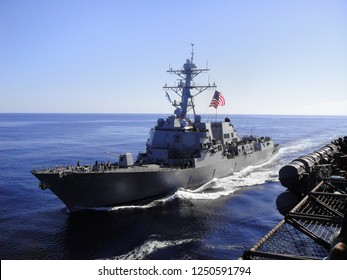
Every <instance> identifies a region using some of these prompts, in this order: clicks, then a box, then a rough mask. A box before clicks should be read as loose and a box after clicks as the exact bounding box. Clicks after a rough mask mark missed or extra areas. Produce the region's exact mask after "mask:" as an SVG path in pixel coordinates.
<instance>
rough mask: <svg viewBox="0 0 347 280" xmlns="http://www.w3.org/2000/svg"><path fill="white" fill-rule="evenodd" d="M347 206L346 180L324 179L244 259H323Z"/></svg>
mask: <svg viewBox="0 0 347 280" xmlns="http://www.w3.org/2000/svg"><path fill="white" fill-rule="evenodd" d="M346 209H347V179H346V178H343V177H336V176H332V177H331V178H329V179H326V180H323V181H321V182H320V183H319V184H318V185H317V186H316V187H315V188H314V189H313V190H312V191H311V192H310V193H309V194H308V195H306V196H305V197H304V198H303V200H301V201H300V202H299V203H298V204H297V205H296V206H295V207H294V208H293V209H292V210H291V211H290V212H289V213H288V214H287V215H286V216H285V218H284V219H283V220H282V221H281V222H280V223H279V224H277V225H276V226H275V227H274V228H273V229H272V230H271V231H270V232H269V233H267V234H266V235H265V236H264V237H263V238H261V239H260V240H259V241H258V242H257V243H256V244H255V245H254V246H253V247H252V248H251V249H249V250H246V251H245V252H244V253H243V255H242V257H241V259H245V260H271V259H276V260H288V259H294V260H295V259H296V260H300V259H316V260H318V259H324V258H326V257H328V255H329V251H330V248H331V244H332V242H333V241H334V234H335V233H336V232H339V230H341V224H342V220H343V218H344V215H345V212H346Z"/></svg>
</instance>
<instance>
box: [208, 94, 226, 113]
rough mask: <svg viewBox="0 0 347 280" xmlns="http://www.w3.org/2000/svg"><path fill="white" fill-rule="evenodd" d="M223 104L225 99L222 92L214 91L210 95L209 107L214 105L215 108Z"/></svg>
mask: <svg viewBox="0 0 347 280" xmlns="http://www.w3.org/2000/svg"><path fill="white" fill-rule="evenodd" d="M224 105H225V99H224V96H223V94H221V93H220V92H219V91H217V90H216V91H215V92H214V95H213V97H212V100H211V103H210V106H209V107H215V108H216V109H217V107H218V106H224Z"/></svg>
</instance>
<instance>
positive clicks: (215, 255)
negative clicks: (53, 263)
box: [0, 114, 347, 260]
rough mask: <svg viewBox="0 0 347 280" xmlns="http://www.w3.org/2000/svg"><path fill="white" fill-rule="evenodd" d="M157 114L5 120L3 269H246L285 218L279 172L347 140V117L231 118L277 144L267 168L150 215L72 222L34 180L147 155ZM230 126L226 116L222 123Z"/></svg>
mask: <svg viewBox="0 0 347 280" xmlns="http://www.w3.org/2000/svg"><path fill="white" fill-rule="evenodd" d="M159 117H165V116H163V115H159V114H157V115H155V114H145V115H143V114H141V115H140V114H0V162H1V172H0V258H1V259H68V260H69V259H82V260H86V259H136V260H140V259H152V260H154V259H198V260H205V259H208V260H209V259H211V260H216V259H217V260H219V259H237V258H238V257H240V256H241V255H242V253H243V251H244V250H246V249H249V248H251V247H252V246H253V245H254V244H255V243H256V242H257V241H258V240H259V239H260V238H261V237H263V236H264V235H265V234H266V233H267V232H268V231H269V230H270V229H271V228H273V227H274V226H275V225H276V224H277V223H278V222H279V221H280V220H281V219H282V216H281V215H280V214H279V213H278V211H277V209H276V204H275V201H276V198H277V196H278V195H279V194H280V193H282V192H283V191H284V190H285V189H284V188H283V187H282V186H281V184H280V183H279V181H278V171H279V169H280V168H281V167H282V166H283V165H285V164H287V163H289V162H290V161H291V160H293V159H295V158H296V157H299V156H301V155H304V154H307V153H310V152H312V151H314V150H316V149H319V148H320V147H322V146H323V145H325V144H327V143H329V142H330V141H331V140H332V139H335V138H337V137H340V136H344V135H347V117H346V116H345V117H338V116H336V117H321V116H255V115H234V116H229V118H231V121H232V123H233V124H234V126H235V127H236V128H237V130H238V132H239V134H240V135H244V134H251V133H252V134H253V135H260V136H262V135H263V136H271V137H272V138H273V139H274V140H275V142H276V143H279V144H280V145H281V149H280V151H279V153H278V155H277V156H276V157H275V158H273V159H272V160H271V161H269V162H268V163H266V164H263V165H261V166H250V167H248V168H246V169H245V170H243V171H241V172H238V173H235V174H234V175H232V176H230V177H227V178H223V179H213V180H212V181H211V182H209V183H207V184H206V185H204V186H202V187H200V188H199V189H197V190H195V191H187V190H179V191H177V192H176V193H175V194H173V195H171V196H169V197H166V198H164V199H159V200H156V201H154V202H152V203H150V204H148V205H144V206H127V207H116V208H112V209H91V210H85V211H80V212H74V213H70V212H69V211H68V210H67V208H66V207H65V206H64V204H63V203H62V202H61V201H60V200H59V199H58V198H57V197H56V196H55V195H53V194H52V193H51V192H50V191H49V190H45V191H42V190H40V189H39V187H38V180H37V179H36V178H35V177H34V176H32V175H31V173H30V170H32V169H34V168H40V167H53V166H55V165H69V164H73V165H74V164H76V163H77V161H80V162H81V163H83V164H84V163H85V164H92V163H94V162H95V160H98V161H112V160H114V158H112V156H110V155H109V154H107V153H108V152H110V153H120V152H132V153H133V155H134V156H136V154H137V153H138V152H139V151H144V149H145V142H146V140H147V138H148V135H149V130H150V128H151V127H153V126H154V125H155V123H156V120H157V119H158V118H159ZM220 118H224V116H220Z"/></svg>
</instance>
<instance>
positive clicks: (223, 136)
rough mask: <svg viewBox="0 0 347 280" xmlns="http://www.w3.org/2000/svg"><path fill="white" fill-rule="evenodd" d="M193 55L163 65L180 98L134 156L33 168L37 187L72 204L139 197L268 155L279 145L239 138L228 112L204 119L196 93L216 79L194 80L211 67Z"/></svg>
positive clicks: (223, 172) (201, 180)
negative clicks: (175, 64)
mask: <svg viewBox="0 0 347 280" xmlns="http://www.w3.org/2000/svg"><path fill="white" fill-rule="evenodd" d="M192 47H193V45H192ZM193 59H194V52H193V49H192V52H191V58H190V59H187V60H186V62H185V64H184V65H183V67H182V69H179V70H172V69H169V70H168V71H167V72H169V73H173V74H175V75H177V76H179V78H180V79H179V82H178V84H177V85H174V86H167V85H165V86H164V90H165V91H166V95H167V97H168V99H169V100H170V101H171V98H170V95H169V93H168V91H173V92H175V93H176V94H177V95H178V96H179V97H180V100H179V101H171V103H172V106H174V108H175V110H174V114H173V115H170V116H168V117H167V118H166V119H163V118H160V119H158V121H157V124H156V125H155V127H154V128H152V129H151V131H150V136H149V139H148V141H147V143H146V151H145V152H143V153H139V154H138V156H137V159H136V160H135V161H134V160H133V157H132V154H131V153H124V154H122V155H120V156H119V161H118V162H115V163H113V164H108V163H96V164H95V165H93V166H80V165H78V166H67V167H57V168H53V169H44V170H33V171H32V173H33V174H34V175H35V176H36V177H37V178H38V179H39V180H40V181H41V184H40V186H41V188H43V189H46V188H49V189H50V190H51V191H52V192H53V193H55V194H56V195H57V196H58V197H59V198H60V199H61V200H62V201H63V202H64V203H65V204H66V205H67V207H68V208H69V209H71V210H76V209H81V208H90V207H106V206H114V205H123V204H129V203H143V202H145V201H149V200H153V199H155V198H157V197H162V196H165V195H168V194H170V193H173V192H175V191H177V190H178V189H179V188H197V187H199V186H201V185H202V184H204V183H206V182H208V181H209V180H211V179H213V178H221V177H226V176H229V175H231V174H233V173H234V172H236V171H240V170H242V169H243V168H245V167H247V166H250V165H258V164H261V163H264V162H266V161H268V160H269V159H270V158H271V157H272V156H273V155H274V154H275V153H276V151H277V150H278V145H276V144H274V143H273V141H272V139H271V138H269V137H254V136H245V137H242V138H240V137H239V136H238V134H237V131H236V129H235V128H234V126H233V125H232V123H231V122H230V119H229V118H225V120H224V121H222V122H217V121H215V122H203V121H202V119H201V116H200V115H198V114H196V112H195V106H194V97H195V96H197V95H198V94H200V93H202V92H204V91H205V90H209V89H216V85H215V84H213V85H210V84H208V85H206V86H200V85H195V83H194V78H195V77H196V76H197V75H199V74H200V73H203V72H207V71H209V69H207V68H202V69H200V68H197V67H196V66H195V64H194V63H193ZM188 112H192V120H191V119H190V117H189V116H188Z"/></svg>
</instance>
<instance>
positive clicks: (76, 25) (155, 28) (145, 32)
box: [0, 0, 347, 115]
mask: <svg viewBox="0 0 347 280" xmlns="http://www.w3.org/2000/svg"><path fill="white" fill-rule="evenodd" d="M191 43H194V44H195V57H194V61H195V63H196V64H197V66H200V67H205V66H206V63H207V62H208V67H209V68H210V69H211V71H210V72H209V74H207V75H203V76H202V75H201V77H200V79H198V83H200V84H203V83H205V82H207V81H208V80H209V81H211V82H216V84H217V85H218V90H219V91H221V92H222V93H223V94H224V96H225V98H226V106H224V107H220V108H219V109H218V111H219V112H220V113H228V114H315V115H346V114H347V1H345V0H324V1H323V0H311V1H310V0H297V1H296V0H291V1H289V0H288V1H286V0H283V1H278V0H276V1H275V0H273V1H271V0H262V1H252V0H224V1H223V0H215V1H206V0H198V1H192V0H184V1H183V0H182V1H181V0H175V1H163V0H162V1H160V0H138V1H136V0H118V1H116V0H114V1H111V0H89V1H88V0H85V1H82V0H81V1H78V0H70V1H65V0H57V1H53V0H52V1H44V0H42V1H36V0H31V1H26V0H22V1H21V0H1V1H0V112H52V113H56V112H61V113H68V112H70V113H83V112H85V113H137V112H138V113H171V112H172V111H173V107H171V106H170V104H169V103H168V101H167V99H166V98H165V92H164V91H163V89H162V86H164V85H165V84H166V83H168V84H172V83H174V82H175V77H173V76H172V75H169V74H168V73H166V70H167V69H168V68H169V65H171V67H173V68H180V67H181V66H182V64H183V63H184V62H185V60H186V59H187V58H189V57H190V52H191V46H190V44H191ZM212 95H213V92H211V91H210V92H205V93H203V94H201V96H199V97H197V98H196V103H197V111H198V112H200V113H206V112H207V113H214V109H212V108H208V104H209V101H210V99H211V97H212ZM172 97H173V96H172Z"/></svg>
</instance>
